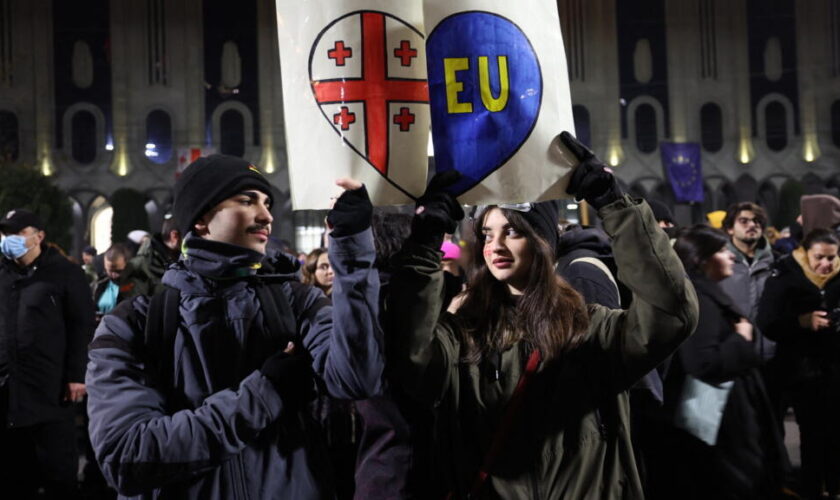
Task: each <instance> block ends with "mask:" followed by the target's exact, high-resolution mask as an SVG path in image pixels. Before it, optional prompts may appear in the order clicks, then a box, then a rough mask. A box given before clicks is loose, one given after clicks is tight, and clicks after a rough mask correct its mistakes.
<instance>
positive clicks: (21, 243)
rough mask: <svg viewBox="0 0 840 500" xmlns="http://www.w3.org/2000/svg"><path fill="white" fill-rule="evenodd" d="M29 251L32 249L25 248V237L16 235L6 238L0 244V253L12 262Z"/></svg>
mask: <svg viewBox="0 0 840 500" xmlns="http://www.w3.org/2000/svg"><path fill="white" fill-rule="evenodd" d="M31 249H32V247H27V246H26V237H25V236H20V235H17V234H13V235H11V236H6V237H5V238H3V241H2V242H0V252H3V255H5V256H6V257H7V258H9V259H12V260H14V259H19V258H21V257H23V256H24V255H26V252H28V251H30V250H31Z"/></svg>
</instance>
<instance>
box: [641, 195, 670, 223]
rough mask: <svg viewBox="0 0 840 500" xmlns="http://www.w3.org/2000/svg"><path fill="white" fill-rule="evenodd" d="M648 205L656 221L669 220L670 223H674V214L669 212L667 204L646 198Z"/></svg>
mask: <svg viewBox="0 0 840 500" xmlns="http://www.w3.org/2000/svg"><path fill="white" fill-rule="evenodd" d="M646 201H647V204H648V206H650V210H651V211H652V212H653V217H654V218H655V219H656V222H661V221H665V222H670V223H671V224H676V222H675V221H674V214H673V213H672V212H671V209H670V208H668V205H666V204H664V203H662V202H661V201H659V200H653V199H650V200H646Z"/></svg>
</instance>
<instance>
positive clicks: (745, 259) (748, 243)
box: [720, 201, 775, 360]
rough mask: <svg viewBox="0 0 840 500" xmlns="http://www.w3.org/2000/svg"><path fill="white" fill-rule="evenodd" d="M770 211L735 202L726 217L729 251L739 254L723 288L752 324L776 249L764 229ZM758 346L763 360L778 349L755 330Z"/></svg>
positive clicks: (736, 255) (724, 224) (750, 204)
mask: <svg viewBox="0 0 840 500" xmlns="http://www.w3.org/2000/svg"><path fill="white" fill-rule="evenodd" d="M765 227H767V214H766V213H765V212H764V209H763V208H761V207H760V206H758V205H756V204H755V203H752V202H749V201H745V202H741V203H736V204H733V205H731V206H730V207H729V208H728V209H727V210H726V216H725V217H724V218H723V229H724V231H726V232H727V234H729V244H728V247H729V250H730V251H731V252H732V253H733V254H735V265H734V266H733V267H732V271H733V274H732V276H730V277H728V278H726V279H724V280H723V281H721V282H720V286H721V287H722V288H723V290H724V291H725V292H726V293H727V294H728V295H729V296H730V297H731V298H732V300H733V301H735V304H737V305H738V306H739V307H740V308H741V311H742V312H743V314H744V315H745V316H746V317H747V319H749V321H750V323H752V324H753V325H755V324H756V316H757V314H758V301H759V300H760V299H761V294H762V293H763V292H764V282H765V281H767V278H768V277H769V276H770V273H771V271H772V266H773V261H774V258H773V251H772V249H771V247H770V244H769V242H768V241H767V238H765V237H764V228H765ZM753 335H754V337H755V346H756V349H757V350H758V352H759V354H760V355H761V356H762V358H763V359H765V360H768V359H770V358H771V357H772V356H773V353H774V352H775V343H774V342H773V341H771V340H768V339H767V338H765V337H764V336H763V335H761V332H759V331H757V330H754V333H753Z"/></svg>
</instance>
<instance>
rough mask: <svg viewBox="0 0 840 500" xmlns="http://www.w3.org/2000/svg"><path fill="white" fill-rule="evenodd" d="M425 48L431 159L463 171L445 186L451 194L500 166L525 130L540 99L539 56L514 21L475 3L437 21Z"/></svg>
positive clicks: (441, 168) (534, 118)
mask: <svg viewBox="0 0 840 500" xmlns="http://www.w3.org/2000/svg"><path fill="white" fill-rule="evenodd" d="M426 56H427V61H428V62H427V64H428V73H429V98H430V101H431V109H432V139H433V141H434V148H435V166H436V170H437V171H438V172H441V171H445V170H451V169H457V170H458V171H460V172H461V174H463V178H462V179H461V180H460V181H459V182H458V183H456V184H455V185H454V186H452V188H451V192H452V193H453V194H456V195H458V194H462V193H464V192H466V191H468V190H469V189H471V188H472V187H474V186H475V185H476V184H478V183H479V182H481V180H482V179H484V178H485V177H487V176H488V175H490V174H492V173H493V172H494V171H496V170H498V169H499V168H501V167H502V166H504V165H505V164H506V163H507V162H508V160H510V158H511V157H512V156H513V155H514V154H516V152H517V151H518V150H519V148H520V147H522V144H524V143H525V141H526V140H527V139H528V137H529V136H530V135H531V132H532V131H533V129H534V126H535V125H536V123H537V117H538V116H539V113H540V105H541V103H542V95H543V85H542V73H541V71H540V64H539V60H538V59H537V54H536V53H535V52H534V48H533V46H532V45H531V42H530V41H529V40H528V37H527V36H525V33H523V32H522V30H521V29H520V28H519V27H518V26H517V25H516V24H514V23H513V22H511V21H510V20H508V19H506V18H504V17H501V16H499V15H497V14H493V13H490V12H479V11H469V12H461V13H458V14H454V15H452V16H449V17H447V18H445V19H444V20H443V21H441V22H440V23H439V24H438V25H437V26H436V27H435V29H434V30H433V31H432V33H431V34H430V35H429V38H428V41H427V43H426ZM482 94H483V95H482ZM540 167H541V166H540V165H534V168H535V169H538V168H540Z"/></svg>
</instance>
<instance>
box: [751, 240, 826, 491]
mask: <svg viewBox="0 0 840 500" xmlns="http://www.w3.org/2000/svg"><path fill="white" fill-rule="evenodd" d="M838 248H840V239H838V237H837V234H836V233H834V231H830V230H828V229H815V230H813V231H811V232H810V233H808V235H807V236H806V237H805V239H804V240H802V246H801V247H799V248H797V249H796V250H794V251H793V253H792V254H791V255H789V256H787V257H785V258H783V259H780V260H779V261H778V262H776V265H775V268H774V271H773V274H772V275H771V276H770V278H768V279H767V284H766V285H765V287H764V295H762V298H761V302H760V304H759V310H758V320H757V322H758V325H759V327H760V328H761V330H762V331H763V332H764V333H765V335H767V337H768V338H770V339H773V340H775V341H776V342H777V344H776V357H775V358H774V359H773V361H772V362H771V365H770V373H771V374H772V375H773V377H772V378H773V380H774V382H775V383H774V386H776V387H778V389H777V391H778V392H781V393H783V394H784V395H785V396H784V398H785V399H787V400H789V401H791V402H792V403H793V409H794V411H795V413H796V422H797V423H798V424H799V431H800V439H801V450H802V481H801V485H802V493H803V497H804V498H807V499H812V498H820V495H821V493H822V492H823V489H825V490H826V491H828V494H829V495H830V496H831V498H838V495H839V494H840V398H838V394H840V333H838V332H840V310H838V308H839V307H840V278H838V275H840V258H838V256H837V252H838Z"/></svg>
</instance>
